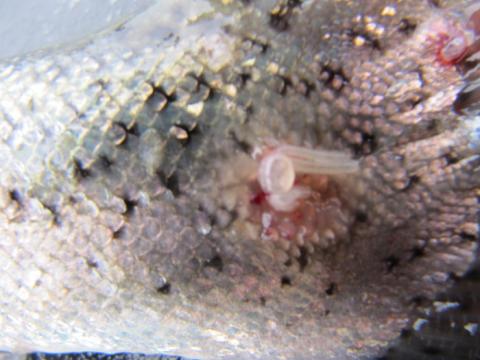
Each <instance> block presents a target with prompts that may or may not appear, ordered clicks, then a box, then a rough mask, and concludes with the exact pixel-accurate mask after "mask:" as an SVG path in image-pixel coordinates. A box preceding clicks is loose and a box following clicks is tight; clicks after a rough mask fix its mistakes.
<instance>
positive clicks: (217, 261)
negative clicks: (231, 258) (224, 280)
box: [203, 254, 223, 272]
mask: <svg viewBox="0 0 480 360" xmlns="http://www.w3.org/2000/svg"><path fill="white" fill-rule="evenodd" d="M203 265H204V266H205V267H211V268H214V269H215V270H217V271H218V272H222V271H223V260H222V258H221V257H220V255H218V254H217V255H215V256H214V257H212V258H211V259H210V260H207V261H205V262H204V263H203Z"/></svg>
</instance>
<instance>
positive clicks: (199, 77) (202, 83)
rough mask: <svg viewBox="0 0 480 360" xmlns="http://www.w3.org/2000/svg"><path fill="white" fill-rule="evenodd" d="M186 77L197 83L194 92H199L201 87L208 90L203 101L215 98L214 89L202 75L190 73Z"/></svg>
mask: <svg viewBox="0 0 480 360" xmlns="http://www.w3.org/2000/svg"><path fill="white" fill-rule="evenodd" d="M187 76H189V77H191V78H193V79H195V80H196V81H197V87H196V89H195V91H197V92H198V91H200V89H201V87H202V86H205V87H206V88H208V96H207V97H206V99H205V100H210V99H212V98H213V97H214V96H215V89H214V87H213V86H212V85H211V84H210V83H209V82H208V81H207V80H206V79H205V77H204V76H203V74H200V75H196V74H193V73H190V74H188V75H187Z"/></svg>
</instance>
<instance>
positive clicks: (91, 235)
mask: <svg viewBox="0 0 480 360" xmlns="http://www.w3.org/2000/svg"><path fill="white" fill-rule="evenodd" d="M362 4H364V5H365V7H364V8H362V9H363V11H362V12H359V10H358V5H357V7H354V6H352V5H351V3H350V2H348V1H326V2H308V3H300V2H298V3H297V2H279V3H277V4H275V5H274V4H273V3H272V4H270V3H267V2H265V3H262V4H223V3H222V4H220V3H217V2H211V3H210V2H199V3H197V4H196V5H195V6H193V5H192V6H189V3H188V2H185V3H181V4H180V5H179V6H180V7H179V8H178V9H176V10H175V11H172V10H171V9H167V10H168V11H170V12H167V14H170V15H172V14H174V15H175V17H176V18H178V19H180V20H179V21H178V23H176V24H172V23H170V21H169V20H168V16H167V15H165V11H166V10H165V8H164V7H162V6H165V5H161V4H158V5H156V6H154V7H152V8H150V9H149V10H147V11H146V12H145V13H144V14H141V15H139V16H138V17H137V18H135V19H132V20H131V21H130V22H128V23H126V24H125V25H124V26H123V27H120V28H119V29H117V31H113V32H107V33H105V34H101V35H99V36H98V37H97V38H95V39H89V40H86V41H85V42H84V43H83V44H79V45H77V46H76V47H73V48H71V49H62V48H59V49H53V50H52V51H40V52H38V53H34V54H31V55H28V56H26V57H24V58H20V59H12V60H11V61H9V62H4V63H3V64H2V69H1V70H0V74H1V78H0V88H1V94H2V95H1V96H0V114H1V118H0V124H1V125H0V126H1V128H3V129H6V132H5V133H4V134H3V137H2V140H1V142H0V156H1V158H2V159H4V162H3V163H2V165H1V169H2V174H3V176H2V178H1V179H0V190H1V191H0V208H1V209H2V211H1V213H0V228H1V232H2V234H4V239H3V241H2V243H0V264H2V265H3V272H2V274H1V276H0V283H1V284H2V286H1V287H0V289H1V290H0V300H1V301H2V307H1V308H0V328H1V330H0V335H1V336H0V338H1V340H0V349H2V350H6V351H13V352H16V353H22V352H29V351H49V352H51V351H55V352H64V351H70V352H71V351H103V352H118V351H130V352H141V353H170V354H179V355H183V356H190V357H199V358H202V359H208V358H225V359H228V358H245V359H265V358H279V359H281V358H284V359H291V358H295V359H302V358H304V359H312V358H320V359H338V358H342V359H356V358H359V357H362V356H364V357H368V356H373V355H377V354H380V353H381V351H382V350H383V349H384V348H385V347H386V346H387V344H388V343H389V342H390V341H391V340H393V339H394V338H396V337H397V336H398V335H399V334H400V331H401V329H402V328H403V327H404V326H406V325H409V324H410V323H411V322H412V320H411V316H412V314H413V311H414V310H415V309H414V308H415V304H414V303H413V304H412V299H414V298H416V297H419V296H422V297H425V298H427V299H430V300H433V299H434V296H435V294H437V293H438V292H439V291H440V290H443V289H444V288H445V287H448V286H449V285H451V284H452V283H453V282H454V280H453V278H452V274H454V275H455V276H461V275H462V274H464V273H465V271H466V270H467V269H468V267H469V265H470V264H471V263H472V262H473V260H474V259H475V256H476V251H477V250H476V248H477V244H476V239H477V231H478V218H477V212H478V200H477V196H478V185H479V184H478V178H477V177H475V176H473V175H474V174H475V173H476V172H478V138H476V137H475V132H472V131H471V129H472V127H473V128H475V126H476V125H475V124H477V123H478V121H477V123H476V122H475V121H476V120H475V116H472V115H459V114H456V113H455V112H454V111H453V110H452V104H453V103H454V101H455V99H456V98H457V95H458V94H459V92H461V90H462V89H463V88H464V86H465V85H466V84H467V83H468V81H469V80H467V79H465V78H464V77H463V75H462V74H461V73H460V72H459V71H457V69H456V68H455V67H447V66H445V65H441V64H439V63H438V62H436V59H435V54H434V53H432V51H430V50H429V49H428V47H426V46H425V44H424V43H423V42H422V41H423V40H424V37H422V36H424V33H425V31H427V32H428V31H429V30H428V27H427V29H426V30H422V28H421V26H422V24H423V23H426V24H427V25H428V19H429V18H430V17H431V16H432V14H434V13H440V14H444V12H449V11H454V10H455V8H454V9H453V10H452V9H433V8H432V7H431V5H429V4H428V3H427V2H413V1H403V2H398V3H397V2H395V3H394V4H393V5H392V4H386V3H384V2H383V1H370V2H363V3H362ZM451 4H453V5H455V6H456V7H457V8H462V6H465V4H466V2H461V1H460V2H451ZM387 6H393V8H388V9H387ZM167 7H168V6H167ZM392 9H394V10H392ZM412 9H415V10H417V11H415V12H414V13H415V14H414V15H411V12H412ZM392 11H393V14H392ZM162 14H163V15H162ZM382 14H384V15H382ZM172 16H173V15H172ZM406 18H407V19H409V21H410V23H409V24H410V26H413V25H412V24H413V23H418V24H419V25H418V27H419V29H417V30H416V31H414V32H409V31H408V32H406V31H404V28H403V27H401V24H402V21H403V23H405V21H406V20H405V19H406ZM158 19H164V20H163V21H164V22H162V21H160V20H158ZM427 25H425V26H427ZM165 28H166V29H165ZM382 28H383V30H379V29H382ZM369 29H370V30H369ZM371 29H373V30H371ZM170 30H171V32H172V34H173V35H172V36H170V35H168V36H165V34H166V33H167V34H168V33H169V31H170ZM369 31H374V32H373V33H370V32H369ZM422 31H423V32H422ZM272 142H279V143H285V144H290V145H297V146H305V147H310V148H317V147H321V148H324V149H335V150H341V151H344V152H346V153H348V154H351V155H352V156H353V157H354V158H355V159H357V160H358V161H359V166H360V171H359V173H358V174H355V175H352V176H348V177H346V176H338V177H332V178H331V179H329V181H330V182H331V183H332V184H333V185H332V186H334V187H335V189H336V191H335V192H334V193H335V194H336V195H335V196H337V198H336V200H338V202H339V203H340V204H341V205H340V206H341V209H342V213H341V215H342V216H339V217H338V218H327V219H326V220H325V221H322V222H321V223H322V224H329V225H328V226H329V227H328V228H318V229H317V232H318V233H319V234H324V233H325V232H326V231H327V230H329V231H330V233H331V234H333V238H331V239H330V240H329V241H327V243H325V244H324V246H323V248H320V247H319V246H317V245H316V244H314V243H312V244H310V243H308V242H307V244H306V245H304V246H303V245H298V244H297V245H296V244H295V243H293V242H290V240H285V239H284V240H283V241H282V242H279V243H276V242H274V241H269V240H267V239H262V238H261V234H260V232H261V231H260V230H261V226H262V221H263V220H262V218H261V216H262V214H261V212H262V211H264V210H262V208H259V207H256V205H255V204H253V203H252V202H251V201H249V199H250V198H251V195H252V194H251V192H252V188H254V187H255V179H254V178H255V174H256V167H257V166H258V164H257V163H256V161H255V155H254V154H255V151H258V149H259V148H261V147H262V146H265V144H271V143H272ZM252 176H253V180H252ZM340 218H341V219H340ZM324 226H325V225H324ZM322 236H323V235H322ZM309 249H310V250H309Z"/></svg>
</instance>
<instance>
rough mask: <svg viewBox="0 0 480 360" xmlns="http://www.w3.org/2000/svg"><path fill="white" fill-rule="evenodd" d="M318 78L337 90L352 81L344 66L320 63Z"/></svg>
mask: <svg viewBox="0 0 480 360" xmlns="http://www.w3.org/2000/svg"><path fill="white" fill-rule="evenodd" d="M318 80H319V81H320V82H322V83H323V84H324V85H325V86H327V87H328V88H329V89H331V90H334V91H336V92H340V91H341V90H342V89H343V87H344V86H345V84H348V83H349V82H350V80H349V79H348V78H347V76H346V75H345V72H344V70H343V69H342V68H338V69H336V68H334V67H332V66H330V65H328V64H325V65H320V73H319V75H318Z"/></svg>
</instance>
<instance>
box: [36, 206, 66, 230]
mask: <svg viewBox="0 0 480 360" xmlns="http://www.w3.org/2000/svg"><path fill="white" fill-rule="evenodd" d="M41 204H42V206H43V207H44V208H45V209H47V210H48V211H49V212H50V213H51V214H52V216H53V223H54V224H55V225H57V226H60V225H61V221H60V214H59V213H58V210H57V209H56V208H55V206H53V205H47V204H45V203H43V202H42V203H41Z"/></svg>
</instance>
